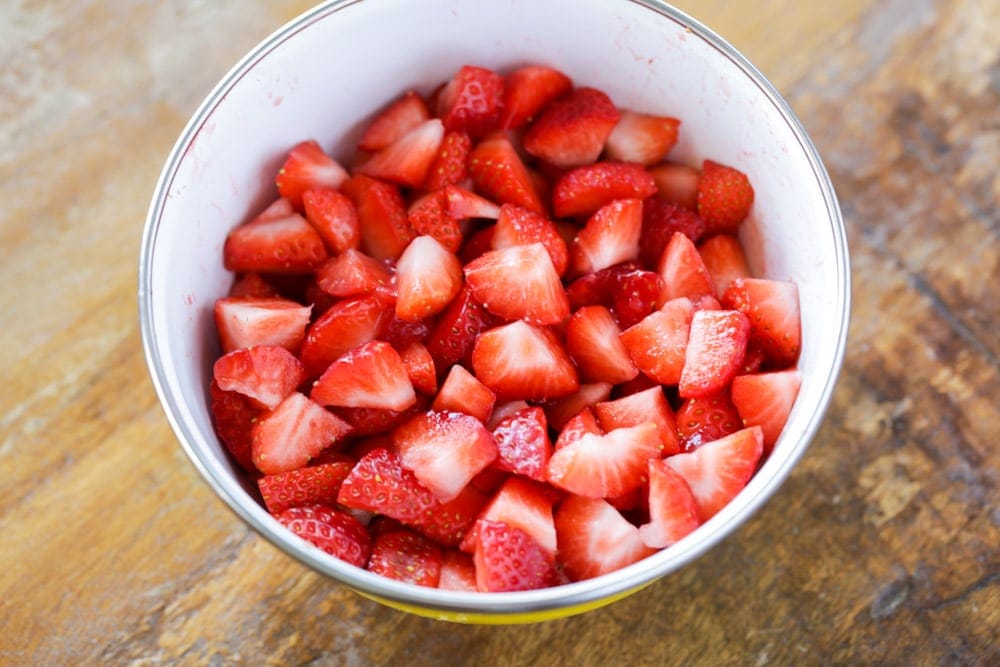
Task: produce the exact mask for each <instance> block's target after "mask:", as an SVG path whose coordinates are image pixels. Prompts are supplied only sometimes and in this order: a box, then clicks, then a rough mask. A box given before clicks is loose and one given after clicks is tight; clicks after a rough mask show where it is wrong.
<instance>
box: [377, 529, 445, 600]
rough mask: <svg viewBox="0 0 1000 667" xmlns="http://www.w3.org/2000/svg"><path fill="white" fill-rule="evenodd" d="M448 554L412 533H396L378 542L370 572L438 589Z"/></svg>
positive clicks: (384, 534) (383, 536) (402, 531)
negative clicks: (442, 565)
mask: <svg viewBox="0 0 1000 667" xmlns="http://www.w3.org/2000/svg"><path fill="white" fill-rule="evenodd" d="M443 561H444V554H443V552H442V551H441V547H439V546H438V545H437V544H435V543H434V542H432V541H431V540H429V539H427V538H426V537H423V536H421V535H418V534H417V533H415V532H413V531H410V530H406V529H403V530H395V531H390V532H386V533H382V534H381V535H379V536H378V537H377V538H375V543H374V544H373V545H372V552H371V557H370V558H369V561H368V570H369V572H374V573H375V574H380V575H382V576H383V577H388V578H389V579H395V580H396V581H405V582H407V583H410V584H416V585H417V586H429V587H430V588H437V585H438V581H439V579H440V578H441V564H442V562H443Z"/></svg>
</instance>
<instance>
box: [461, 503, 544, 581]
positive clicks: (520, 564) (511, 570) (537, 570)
mask: <svg viewBox="0 0 1000 667" xmlns="http://www.w3.org/2000/svg"><path fill="white" fill-rule="evenodd" d="M476 524H477V526H478V530H477V539H476V551H475V553H474V554H473V562H474V563H475V567H476V588H477V589H478V590H480V591H484V592H490V593H496V592H502V591H527V590H534V589H536V588H546V587H548V586H553V585H555V584H556V582H557V580H558V573H557V572H556V566H555V560H554V559H553V558H552V556H551V555H550V554H548V553H547V552H546V551H545V550H544V549H542V547H541V546H539V544H538V542H536V541H535V540H534V539H533V538H532V537H531V536H530V535H528V534H527V533H526V532H524V531H523V530H521V529H520V528H514V527H513V526H508V525H507V524H505V523H500V522H498V521H486V520H482V519H480V520H479V521H477V522H476Z"/></svg>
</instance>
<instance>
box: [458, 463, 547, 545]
mask: <svg viewBox="0 0 1000 667" xmlns="http://www.w3.org/2000/svg"><path fill="white" fill-rule="evenodd" d="M554 500H555V497H554V496H553V494H552V492H551V490H550V489H549V488H548V487H546V486H544V485H542V484H538V483H536V482H532V481H530V480H528V479H525V478H524V477H519V476H517V475H514V476H511V477H508V478H507V479H506V480H505V481H504V482H503V484H502V485H501V486H500V487H499V489H497V491H496V493H494V494H493V497H492V499H491V500H490V501H489V503H487V504H486V506H485V507H483V509H482V512H481V513H480V514H479V518H480V519H483V520H486V521H499V522H500V523H505V524H507V525H508V526H513V527H514V528H520V529H521V530H523V531H524V532H525V533H527V534H528V535H530V536H531V537H532V539H534V540H535V541H536V542H537V543H538V544H539V546H541V547H542V549H544V550H545V551H546V553H548V554H550V555H554V554H555V552H556V529H555V525H553V523H552V504H553V502H554ZM476 531H477V526H476V525H473V526H472V529H471V530H470V531H469V533H468V534H467V535H466V537H465V539H464V540H463V541H462V545H461V548H462V550H463V551H467V552H471V551H473V550H475V548H476Z"/></svg>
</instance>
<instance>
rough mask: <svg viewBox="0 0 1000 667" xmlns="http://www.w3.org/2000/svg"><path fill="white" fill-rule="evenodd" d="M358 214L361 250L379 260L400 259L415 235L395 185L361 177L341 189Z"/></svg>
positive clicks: (351, 180) (353, 178) (345, 184)
mask: <svg viewBox="0 0 1000 667" xmlns="http://www.w3.org/2000/svg"><path fill="white" fill-rule="evenodd" d="M340 191H341V192H343V193H344V194H345V195H347V197H348V198H349V199H350V200H351V202H352V203H353V204H354V208H355V209H356V210H357V212H358V225H359V228H360V230H361V245H360V247H361V250H363V251H364V252H365V253H366V254H368V255H371V256H372V257H374V258H376V259H396V258H397V257H399V256H400V254H402V252H403V250H404V249H405V248H406V246H407V244H408V243H409V242H410V241H411V240H412V239H413V237H414V236H415V234H414V233H413V229H412V228H411V227H410V223H409V221H408V220H407V217H406V204H405V202H404V201H403V197H402V195H401V194H400V192H399V188H397V187H396V186H395V185H393V184H392V183H385V182H383V181H380V180H377V179H374V178H371V177H369V176H365V175H364V174H358V175H356V176H353V177H352V178H350V179H349V180H347V181H346V182H345V183H344V185H343V186H342V187H341V190H340Z"/></svg>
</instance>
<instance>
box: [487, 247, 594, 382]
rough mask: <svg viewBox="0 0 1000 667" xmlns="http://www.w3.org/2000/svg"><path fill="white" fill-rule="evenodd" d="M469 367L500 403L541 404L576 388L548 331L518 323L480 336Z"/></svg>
mask: <svg viewBox="0 0 1000 667" xmlns="http://www.w3.org/2000/svg"><path fill="white" fill-rule="evenodd" d="M539 247H540V246H539ZM497 252H502V251H497ZM472 368H473V370H474V372H475V374H476V377H477V378H479V380H480V381H481V382H482V383H483V384H485V385H486V386H487V387H489V388H490V389H491V390H493V392H494V393H495V394H496V395H497V397H498V398H500V399H501V400H513V399H523V400H526V401H544V400H549V399H553V398H559V397H561V396H567V395H569V394H572V393H573V392H575V391H576V390H577V389H578V388H579V380H578V379H577V375H576V369H575V368H574V367H573V362H572V361H571V360H570V358H569V355H567V354H566V351H565V350H563V348H562V347H561V346H560V345H559V344H558V343H557V342H556V341H555V340H553V339H552V338H551V337H550V335H549V334H548V332H546V331H543V330H542V329H538V328H536V327H534V326H532V325H530V324H527V323H526V322H523V321H521V320H518V321H515V322H511V323H510V324H506V325H503V326H500V327H497V328H495V329H490V330H489V331H486V332H484V333H482V334H480V335H479V338H478V339H477V340H476V343H475V346H474V347H473V350H472Z"/></svg>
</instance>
